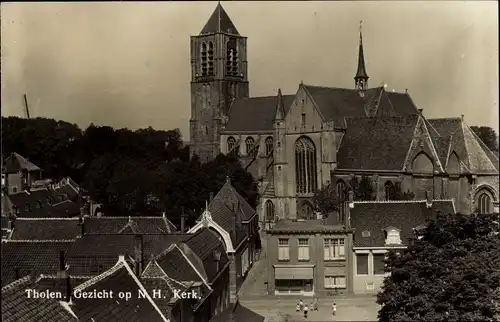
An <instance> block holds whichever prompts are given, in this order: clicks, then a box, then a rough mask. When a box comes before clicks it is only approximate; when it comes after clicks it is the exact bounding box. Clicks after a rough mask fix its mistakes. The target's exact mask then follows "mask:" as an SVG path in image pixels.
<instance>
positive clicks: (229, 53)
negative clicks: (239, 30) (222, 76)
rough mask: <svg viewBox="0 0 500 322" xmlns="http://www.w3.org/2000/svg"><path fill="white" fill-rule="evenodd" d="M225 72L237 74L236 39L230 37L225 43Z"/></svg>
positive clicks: (232, 74) (230, 74)
mask: <svg viewBox="0 0 500 322" xmlns="http://www.w3.org/2000/svg"><path fill="white" fill-rule="evenodd" d="M226 74H227V75H229V76H237V75H238V50H237V45H236V41H235V40H234V39H231V40H230V41H228V43H227V49H226Z"/></svg>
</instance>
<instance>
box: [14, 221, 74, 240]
mask: <svg viewBox="0 0 500 322" xmlns="http://www.w3.org/2000/svg"><path fill="white" fill-rule="evenodd" d="M78 224H79V220H78V218H17V219H16V220H15V222H14V228H13V229H12V235H11V238H10V239H11V240H71V239H75V238H76V237H78V236H79V235H80V234H81V228H80V226H79V225H78Z"/></svg>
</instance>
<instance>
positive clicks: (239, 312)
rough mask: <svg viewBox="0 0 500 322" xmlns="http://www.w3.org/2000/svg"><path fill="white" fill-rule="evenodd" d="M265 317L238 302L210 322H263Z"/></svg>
mask: <svg viewBox="0 0 500 322" xmlns="http://www.w3.org/2000/svg"><path fill="white" fill-rule="evenodd" d="M264 320H265V317H263V316H262V315H260V314H258V313H255V312H254V311H252V310H250V309H249V308H247V307H245V306H243V305H241V304H240V302H239V301H238V302H236V303H235V304H234V305H230V306H229V307H228V308H227V309H225V310H224V311H222V312H221V313H220V314H218V315H217V316H216V317H214V318H212V319H210V322H263V321H264Z"/></svg>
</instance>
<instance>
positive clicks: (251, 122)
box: [224, 95, 295, 132]
mask: <svg viewBox="0 0 500 322" xmlns="http://www.w3.org/2000/svg"><path fill="white" fill-rule="evenodd" d="M294 99H295V95H282V102H283V107H284V109H285V113H286V112H288V110H289V108H290V106H292V103H293V100H294ZM277 107H278V96H277V95H274V96H263V97H252V98H238V99H236V100H234V102H233V103H232V104H231V108H230V110H229V121H228V123H227V124H226V127H225V129H224V131H228V132H231V131H270V132H272V131H273V130H274V127H273V121H274V117H275V115H276V108H277Z"/></svg>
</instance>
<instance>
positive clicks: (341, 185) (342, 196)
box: [337, 179, 347, 223]
mask: <svg viewBox="0 0 500 322" xmlns="http://www.w3.org/2000/svg"><path fill="white" fill-rule="evenodd" d="M337 197H338V200H339V219H340V222H341V223H345V205H344V203H345V201H346V199H347V198H346V185H345V182H344V181H343V180H342V179H340V180H339V181H337Z"/></svg>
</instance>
